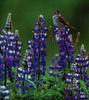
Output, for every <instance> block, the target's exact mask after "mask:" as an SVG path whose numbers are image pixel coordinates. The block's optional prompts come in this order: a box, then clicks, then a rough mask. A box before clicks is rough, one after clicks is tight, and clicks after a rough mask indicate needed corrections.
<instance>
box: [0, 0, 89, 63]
mask: <svg viewBox="0 0 89 100" xmlns="http://www.w3.org/2000/svg"><path fill="white" fill-rule="evenodd" d="M55 9H59V10H60V12H61V14H62V15H63V16H64V17H65V19H67V20H68V21H69V22H71V23H72V25H74V26H75V27H77V31H79V32H80V33H81V36H80V43H79V45H81V44H82V43H84V44H85V47H86V49H87V50H89V43H88V42H89V0H0V27H3V26H4V23H5V21H6V18H7V15H8V13H9V12H11V13H12V20H13V26H14V30H15V29H18V30H19V33H20V37H21V41H22V42H23V51H22V55H23V54H24V52H25V49H26V48H27V41H28V40H30V39H32V34H33V33H32V29H33V28H34V24H35V21H36V19H37V17H38V16H39V15H40V14H43V15H44V17H45V18H46V22H47V26H49V25H52V14H53V11H54V10H55ZM77 31H72V34H73V36H74V37H76V35H77ZM57 51H58V47H57V44H56V42H55V41H54V42H53V43H51V41H50V39H47V52H48V56H47V64H48V65H49V64H51V60H52V57H53V56H54V54H55V53H56V52H57Z"/></svg>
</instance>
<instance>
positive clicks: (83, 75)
mask: <svg viewBox="0 0 89 100" xmlns="http://www.w3.org/2000/svg"><path fill="white" fill-rule="evenodd" d="M73 65H74V66H73V67H74V68H73V67H72V69H71V70H72V73H71V74H67V76H66V83H67V84H69V86H68V87H66V89H67V90H68V91H69V89H68V88H69V87H71V88H72V93H73V94H74V95H73V97H72V99H74V100H76V99H81V100H87V95H85V93H84V91H81V90H80V80H83V81H85V85H86V86H87V82H88V80H89V78H88V74H87V69H88V66H89V58H88V56H87V55H86V50H85V48H84V45H82V46H81V50H80V54H79V55H78V56H77V57H76V59H75V63H74V64H73ZM71 75H72V76H71ZM70 84H72V86H71V85H70ZM66 95H67V98H66V100H67V99H68V96H69V94H66Z"/></svg>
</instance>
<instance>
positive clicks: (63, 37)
mask: <svg viewBox="0 0 89 100" xmlns="http://www.w3.org/2000/svg"><path fill="white" fill-rule="evenodd" d="M56 23H57V22H56ZM60 27H61V26H60V25H59V24H57V26H55V24H54V34H55V38H56V41H57V43H58V46H59V48H60V49H59V54H60V55H59V56H60V60H59V63H58V65H59V66H61V67H62V68H66V67H67V66H70V64H72V62H73V60H74V47H73V45H72V36H70V35H69V28H66V27H65V26H63V25H62V27H61V28H60Z"/></svg>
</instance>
